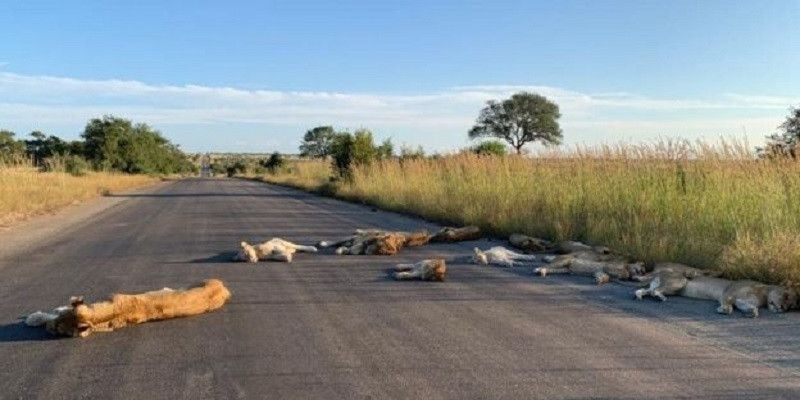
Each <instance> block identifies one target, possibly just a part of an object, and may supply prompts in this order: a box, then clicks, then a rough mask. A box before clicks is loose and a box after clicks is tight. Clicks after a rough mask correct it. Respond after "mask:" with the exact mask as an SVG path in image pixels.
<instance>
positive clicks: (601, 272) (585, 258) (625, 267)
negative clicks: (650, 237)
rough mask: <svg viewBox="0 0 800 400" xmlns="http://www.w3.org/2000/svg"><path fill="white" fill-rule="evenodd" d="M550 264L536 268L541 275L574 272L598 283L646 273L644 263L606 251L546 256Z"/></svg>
mask: <svg viewBox="0 0 800 400" xmlns="http://www.w3.org/2000/svg"><path fill="white" fill-rule="evenodd" d="M544 260H545V261H547V262H548V263H549V264H548V265H547V266H544V267H539V268H536V269H535V270H534V273H537V274H539V275H541V276H543V277H544V276H547V275H548V274H574V275H583V276H592V277H594V278H595V281H596V282H597V284H598V285H602V284H604V283H608V282H610V281H611V279H618V280H620V279H621V280H627V279H631V278H633V277H634V276H636V275H639V274H643V273H644V264H643V263H640V262H637V263H628V262H627V260H625V259H623V258H621V257H617V256H614V255H611V254H608V253H606V252H603V251H601V252H598V251H595V250H588V251H587V250H581V251H576V252H573V253H570V254H564V255H560V256H546V257H544Z"/></svg>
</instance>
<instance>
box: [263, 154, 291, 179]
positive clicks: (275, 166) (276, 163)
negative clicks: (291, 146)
mask: <svg viewBox="0 0 800 400" xmlns="http://www.w3.org/2000/svg"><path fill="white" fill-rule="evenodd" d="M285 165H286V160H284V159H283V156H282V155H281V153H278V152H274V153H272V154H271V155H270V156H269V158H268V159H267V160H266V161H264V162H263V166H264V168H266V169H267V171H269V173H270V174H275V173H276V172H278V171H279V170H280V169H281V168H283V167H284V166H285Z"/></svg>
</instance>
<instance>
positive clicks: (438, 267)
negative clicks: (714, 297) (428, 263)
mask: <svg viewBox="0 0 800 400" xmlns="http://www.w3.org/2000/svg"><path fill="white" fill-rule="evenodd" d="M445 274H447V265H446V264H445V262H444V260H443V259H441V258H438V259H436V260H433V277H434V278H435V279H436V280H437V281H439V282H444V276H445Z"/></svg>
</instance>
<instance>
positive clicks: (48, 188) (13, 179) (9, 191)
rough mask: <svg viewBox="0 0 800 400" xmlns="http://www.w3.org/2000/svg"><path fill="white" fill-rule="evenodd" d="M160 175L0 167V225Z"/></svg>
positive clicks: (125, 187) (146, 181) (154, 178)
mask: <svg viewBox="0 0 800 400" xmlns="http://www.w3.org/2000/svg"><path fill="white" fill-rule="evenodd" d="M157 181H158V178H157V177H152V176H146V175H125V174H115V173H107V172H87V173H86V174H84V175H82V176H73V175H70V174H67V173H64V172H39V171H38V170H37V169H35V168H32V167H27V166H12V167H3V166H0V226H9V225H11V224H13V223H15V222H19V221H21V220H24V219H27V218H29V217H31V216H34V215H38V214H45V213H50V212H53V211H56V210H58V209H59V208H62V207H64V206H68V205H70V204H74V203H76V202H80V201H84V200H87V199H90V198H92V197H97V196H100V195H101V194H103V193H106V192H112V191H117V190H124V189H130V188H135V187H140V186H144V185H148V184H152V183H155V182H157Z"/></svg>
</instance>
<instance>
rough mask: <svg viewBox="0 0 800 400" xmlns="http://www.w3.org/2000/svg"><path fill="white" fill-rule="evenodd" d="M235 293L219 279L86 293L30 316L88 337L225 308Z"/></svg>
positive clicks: (52, 328)
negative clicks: (90, 299)
mask: <svg viewBox="0 0 800 400" xmlns="http://www.w3.org/2000/svg"><path fill="white" fill-rule="evenodd" d="M230 297H231V293H230V292H229V291H228V289H227V288H226V287H225V285H224V284H223V283H222V281H220V280H218V279H209V280H207V281H205V282H203V284H201V285H198V286H195V287H192V288H189V289H186V290H173V289H169V288H164V289H161V290H156V291H152V292H146V293H142V294H114V295H112V296H111V300H107V301H101V302H98V303H93V304H86V303H84V302H83V298H82V297H73V298H71V299H70V305H69V306H65V307H59V308H57V309H56V310H54V312H55V313H53V314H48V313H43V312H41V311H38V312H36V313H33V314H31V315H30V316H28V318H27V319H26V321H25V322H26V323H27V324H28V325H31V326H41V325H45V327H46V328H47V331H48V332H50V333H51V334H54V335H58V336H67V337H87V336H89V335H91V334H92V333H94V332H111V331H113V330H116V329H119V328H123V327H125V326H127V325H132V324H141V323H143V322H148V321H157V320H164V319H170V318H179V317H188V316H192V315H198V314H203V313H206V312H209V311H214V310H216V309H219V308H221V307H222V306H223V305H224V304H225V302H226V301H228V299H229V298H230Z"/></svg>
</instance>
